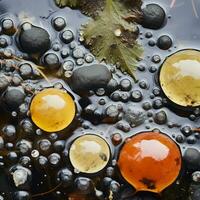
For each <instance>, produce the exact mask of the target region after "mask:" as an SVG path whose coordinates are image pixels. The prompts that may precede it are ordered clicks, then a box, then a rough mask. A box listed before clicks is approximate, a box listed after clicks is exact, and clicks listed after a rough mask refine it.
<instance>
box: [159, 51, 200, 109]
mask: <svg viewBox="0 0 200 200" xmlns="http://www.w3.org/2000/svg"><path fill="white" fill-rule="evenodd" d="M159 81H160V85H161V88H162V90H163V92H164V93H165V95H166V96H167V97H168V98H169V99H170V100H171V101H172V102H174V103H175V104H177V105H180V106H184V107H187V106H190V107H195V106H199V105H200V52H199V51H197V50H189V49H188V50H182V51H179V52H176V53H175V54H173V55H171V56H169V57H168V58H167V59H166V60H165V61H164V63H163V65H162V67H161V70H160V75H159Z"/></svg>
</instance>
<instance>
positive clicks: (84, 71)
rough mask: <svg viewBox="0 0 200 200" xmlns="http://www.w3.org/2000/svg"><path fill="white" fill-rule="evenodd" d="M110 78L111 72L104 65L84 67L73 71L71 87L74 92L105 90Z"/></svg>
mask: <svg viewBox="0 0 200 200" xmlns="http://www.w3.org/2000/svg"><path fill="white" fill-rule="evenodd" d="M111 77H112V76H111V72H110V71H109V70H108V68H107V67H105V66H104V65H100V64H95V65H90V66H84V67H81V68H78V69H76V70H74V72H73V74H72V77H71V86H72V88H73V90H75V91H76V92H81V91H89V90H94V89H98V88H105V87H106V85H107V84H108V82H109V81H110V79H111Z"/></svg>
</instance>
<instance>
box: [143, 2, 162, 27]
mask: <svg viewBox="0 0 200 200" xmlns="http://www.w3.org/2000/svg"><path fill="white" fill-rule="evenodd" d="M142 12H143V21H142V26H143V27H145V28H150V29H159V28H161V27H162V26H163V24H164V21H165V16H166V14H165V11H164V9H163V8H162V7H160V6H159V5H158V4H148V5H146V7H145V8H144V9H143V10H142Z"/></svg>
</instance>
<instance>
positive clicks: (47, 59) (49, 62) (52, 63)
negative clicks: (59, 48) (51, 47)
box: [44, 53, 60, 69]
mask: <svg viewBox="0 0 200 200" xmlns="http://www.w3.org/2000/svg"><path fill="white" fill-rule="evenodd" d="M44 64H45V65H46V66H47V67H49V68H50V69H57V68H59V67H60V60H59V58H58V56H57V55H56V54H55V53H48V54H46V55H45V56H44Z"/></svg>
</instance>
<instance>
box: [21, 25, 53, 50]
mask: <svg viewBox="0 0 200 200" xmlns="http://www.w3.org/2000/svg"><path fill="white" fill-rule="evenodd" d="M19 42H20V46H21V48H22V50H23V51H24V52H26V53H44V52H45V51H47V50H48V49H49V48H50V36H49V34H48V32H47V31H46V30H44V29H43V28H41V27H37V26H33V25H32V24H28V23H25V24H24V25H22V29H21V31H20V34H19Z"/></svg>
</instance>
